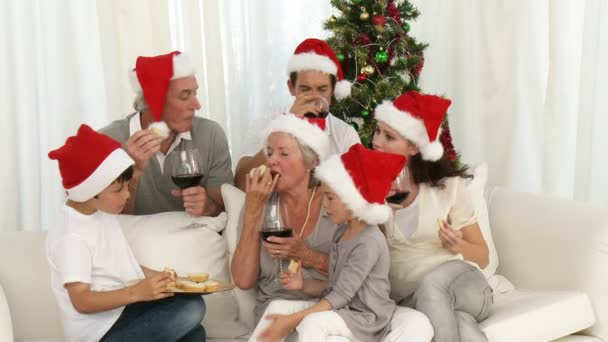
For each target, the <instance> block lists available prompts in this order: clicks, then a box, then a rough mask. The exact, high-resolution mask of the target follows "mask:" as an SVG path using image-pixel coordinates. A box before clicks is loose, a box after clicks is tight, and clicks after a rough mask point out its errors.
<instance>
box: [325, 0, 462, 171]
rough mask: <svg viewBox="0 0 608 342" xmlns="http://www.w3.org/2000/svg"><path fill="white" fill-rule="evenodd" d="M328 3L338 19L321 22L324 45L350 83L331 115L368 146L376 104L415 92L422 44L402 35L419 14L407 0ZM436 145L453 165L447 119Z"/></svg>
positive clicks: (421, 63)
mask: <svg viewBox="0 0 608 342" xmlns="http://www.w3.org/2000/svg"><path fill="white" fill-rule="evenodd" d="M331 4H332V6H333V7H335V8H337V9H338V10H339V11H340V12H341V15H339V16H331V17H330V18H329V19H328V20H327V21H326V22H325V26H324V28H325V29H326V30H329V31H331V32H332V36H331V37H329V38H328V39H327V43H328V44H329V45H330V46H331V47H332V49H333V50H334V51H335V52H336V55H337V57H338V60H339V61H340V63H341V65H342V70H343V71H344V74H345V78H347V79H349V80H352V81H353V86H352V92H351V96H350V97H349V98H346V99H343V100H338V101H334V103H333V105H332V113H334V115H336V116H338V117H340V118H342V119H344V120H345V121H346V122H348V123H350V124H351V125H352V126H353V127H354V128H355V129H356V130H357V132H358V133H359V136H360V137H361V142H362V143H363V144H364V145H366V146H368V147H369V146H370V145H371V141H372V138H373V135H374V130H375V125H376V123H375V120H374V118H373V111H374V108H375V107H376V105H378V104H380V103H382V101H383V100H392V99H394V98H396V97H397V96H399V95H401V94H403V93H404V92H406V91H409V90H417V91H420V88H419V87H418V80H419V77H420V72H421V71H422V67H423V66H424V49H425V48H426V47H427V44H424V43H419V42H417V41H416V39H414V37H412V36H410V35H409V34H408V33H409V31H410V22H411V21H413V20H415V19H416V18H417V17H418V15H419V12H418V10H417V9H416V8H414V6H413V5H412V4H411V3H410V2H409V1H407V0H404V1H394V0H331ZM440 140H441V142H442V144H443V146H444V149H445V151H446V152H447V154H448V156H449V158H450V160H452V161H453V162H454V163H455V164H456V166H459V165H460V162H459V156H458V154H457V153H456V151H455V150H454V146H453V144H452V137H451V135H450V129H449V126H448V118H447V115H446V117H445V119H444V121H443V123H442V133H441V137H440Z"/></svg>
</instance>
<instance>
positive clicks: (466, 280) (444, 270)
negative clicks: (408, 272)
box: [399, 260, 493, 342]
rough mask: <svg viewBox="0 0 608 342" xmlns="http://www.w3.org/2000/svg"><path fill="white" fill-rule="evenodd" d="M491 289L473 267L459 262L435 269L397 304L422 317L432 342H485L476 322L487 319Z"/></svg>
mask: <svg viewBox="0 0 608 342" xmlns="http://www.w3.org/2000/svg"><path fill="white" fill-rule="evenodd" d="M492 302H493V299H492V289H491V288H490V285H488V282H487V280H486V278H485V277H484V275H483V274H482V273H481V271H479V269H477V268H476V267H474V266H472V265H470V264H467V263H466V262H464V261H461V260H453V261H448V262H445V263H443V264H441V265H439V266H438V267H437V268H435V269H433V270H432V271H430V272H429V273H428V274H426V275H425V276H424V277H423V278H422V280H421V281H420V284H418V288H417V289H416V291H415V292H414V293H413V294H412V295H410V296H409V297H407V298H406V299H404V300H403V301H401V303H399V305H402V306H407V307H410V308H413V309H416V310H418V311H421V312H422V313H424V314H425V315H426V316H427V317H428V318H429V320H430V321H431V324H432V325H433V329H434V330H435V337H434V338H433V342H487V341H488V339H487V337H486V335H485V334H484V333H483V331H481V329H480V328H479V326H478V322H481V321H483V320H484V319H486V318H487V317H488V311H489V308H490V305H491V304H492Z"/></svg>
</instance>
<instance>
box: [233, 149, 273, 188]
mask: <svg viewBox="0 0 608 342" xmlns="http://www.w3.org/2000/svg"><path fill="white" fill-rule="evenodd" d="M262 164H266V156H265V155H264V150H260V151H259V152H258V153H256V154H255V155H254V156H253V157H242V158H241V159H239V162H238V163H237V164H236V169H235V170H234V185H235V186H236V187H237V188H239V189H241V190H242V191H245V180H246V178H247V175H248V174H249V171H251V170H252V169H253V168H256V167H258V166H260V165H262Z"/></svg>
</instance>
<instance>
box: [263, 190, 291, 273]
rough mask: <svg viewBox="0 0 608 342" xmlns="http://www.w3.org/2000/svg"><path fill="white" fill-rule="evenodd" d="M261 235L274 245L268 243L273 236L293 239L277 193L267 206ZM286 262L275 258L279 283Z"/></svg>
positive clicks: (274, 193) (271, 197)
mask: <svg viewBox="0 0 608 342" xmlns="http://www.w3.org/2000/svg"><path fill="white" fill-rule="evenodd" d="M261 235H262V240H263V241H266V242H268V243H272V242H270V241H268V238H269V237H271V236H276V237H282V238H286V237H292V231H291V227H288V225H287V224H286V222H285V221H284V220H283V218H282V217H281V204H280V199H279V194H278V193H277V192H273V193H272V195H271V196H270V199H269V200H268V204H266V208H265V209H264V216H263V218H262V230H261ZM284 262H285V261H284V260H283V259H281V258H275V267H276V269H275V272H274V274H275V278H276V280H277V281H278V280H279V279H280V275H281V273H283V268H284V265H283V263H284ZM285 268H286V266H285Z"/></svg>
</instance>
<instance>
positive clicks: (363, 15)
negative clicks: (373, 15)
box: [359, 8, 369, 21]
mask: <svg viewBox="0 0 608 342" xmlns="http://www.w3.org/2000/svg"><path fill="white" fill-rule="evenodd" d="M362 11H363V12H361V14H359V19H361V20H362V21H367V20H368V19H369V13H368V12H367V11H366V10H365V8H363V9H362Z"/></svg>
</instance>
